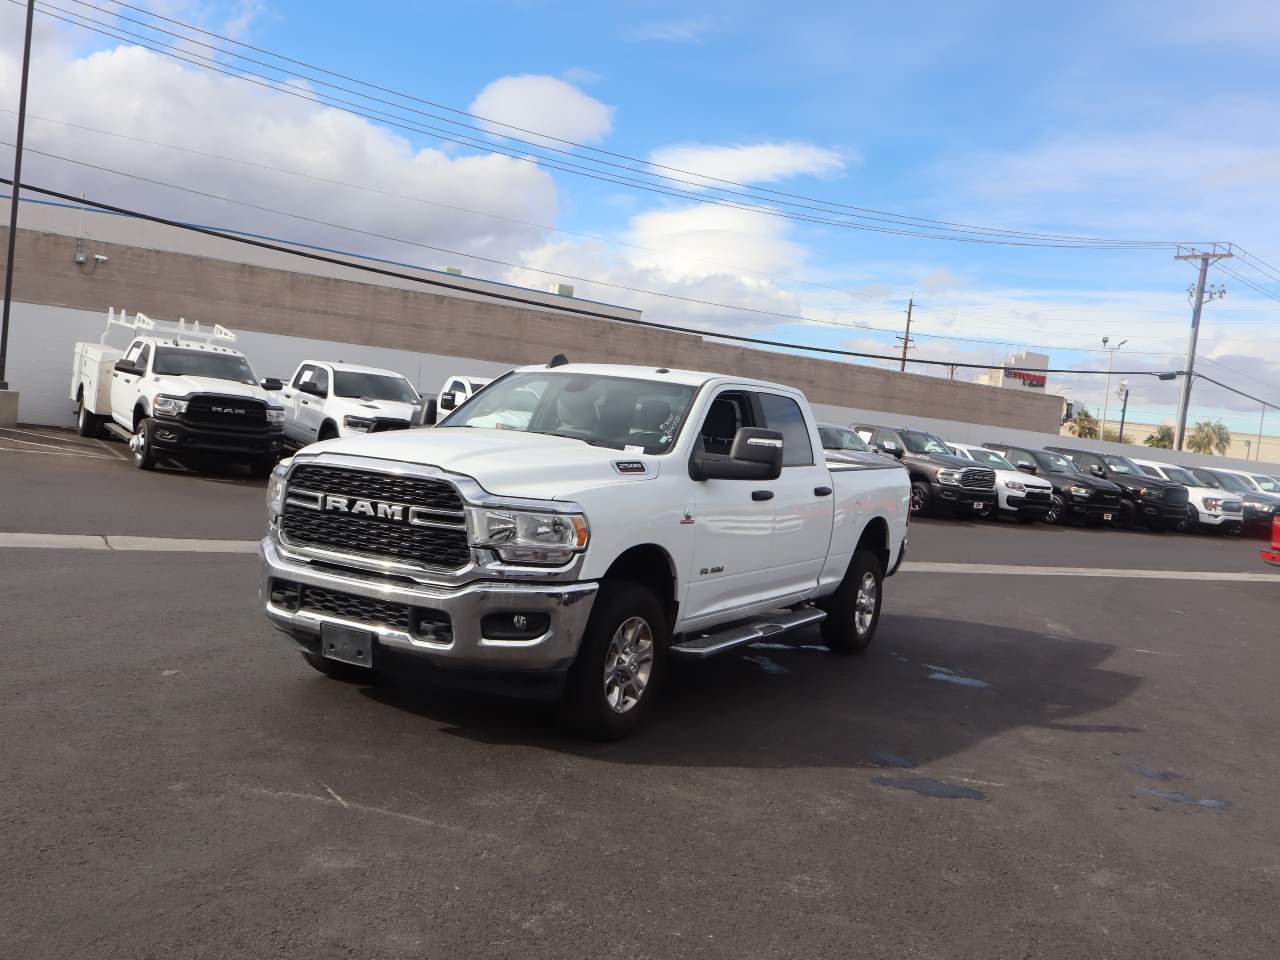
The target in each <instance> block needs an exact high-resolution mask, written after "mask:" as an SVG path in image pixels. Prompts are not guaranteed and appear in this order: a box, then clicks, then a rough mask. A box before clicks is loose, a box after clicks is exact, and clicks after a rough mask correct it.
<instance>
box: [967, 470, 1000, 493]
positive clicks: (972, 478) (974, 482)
mask: <svg viewBox="0 0 1280 960" xmlns="http://www.w3.org/2000/svg"><path fill="white" fill-rule="evenodd" d="M995 485H996V472H995V471H994V470H987V469H985V468H983V467H969V468H967V469H965V470H962V471H961V472H960V486H962V487H968V488H969V489H971V490H992V489H994V488H995Z"/></svg>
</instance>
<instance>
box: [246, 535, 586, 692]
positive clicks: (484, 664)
mask: <svg viewBox="0 0 1280 960" xmlns="http://www.w3.org/2000/svg"><path fill="white" fill-rule="evenodd" d="M259 552H260V556H261V558H262V572H261V576H260V578H259V582H258V597H259V599H260V601H261V603H262V605H263V608H264V610H265V611H266V614H267V617H268V618H269V619H270V620H271V622H272V623H273V624H274V625H275V626H276V627H277V628H279V629H280V630H282V631H284V632H285V633H287V634H289V635H290V636H291V637H293V639H294V640H295V642H297V643H298V645H299V646H301V647H303V648H304V649H311V646H310V645H308V644H307V642H306V638H308V637H317V636H318V635H319V633H320V627H321V625H322V624H325V623H331V624H337V625H340V626H345V627H354V628H357V629H360V630H367V631H369V632H370V633H372V634H374V635H375V636H376V637H377V638H378V642H379V644H380V645H381V646H383V647H386V648H388V649H391V650H399V651H403V652H405V653H410V654H415V655H417V656H421V657H423V658H425V659H427V660H430V661H432V662H434V663H436V664H439V665H441V666H457V667H470V668H489V669H511V670H559V669H564V668H566V667H568V666H569V664H571V663H572V662H573V659H574V657H576V656H577V653H578V644H579V642H580V641H581V639H582V633H583V631H584V630H585V629H586V626H587V618H588V617H589V616H590V615H591V607H592V604H593V603H594V602H595V597H596V591H597V590H598V589H599V584H597V583H545V584H534V583H518V582H517V583H486V582H478V583H469V584H466V585H464V586H460V587H452V588H450V587H439V588H436V587H427V586H422V585H418V586H413V585H409V584H401V583H389V582H387V581H386V580H375V579H371V578H370V579H365V578H363V577H361V576H360V575H359V574H357V573H354V572H353V573H350V574H347V573H341V572H337V571H334V570H332V569H322V568H318V567H315V566H312V565H311V564H309V563H305V562H296V561H293V560H290V559H287V558H285V557H284V556H282V555H281V553H280V551H279V550H278V549H277V548H276V545H275V543H273V542H272V541H271V539H270V538H268V539H265V540H263V541H262V544H261V547H260V551H259ZM272 579H280V580H289V581H292V582H294V583H300V584H303V585H309V586H314V587H323V588H324V589H326V590H334V591H338V592H341V593H349V594H354V595H356V596H360V597H369V598H371V599H374V600H382V601H386V602H389V603H401V604H405V605H406V606H410V607H425V608H428V609H431V610H439V611H442V612H444V613H447V614H448V615H449V619H450V620H451V621H452V625H453V635H452V639H451V641H450V642H448V643H438V642H434V641H428V640H422V639H419V638H418V637H415V636H412V635H411V634H409V633H405V632H403V631H401V630H398V629H395V628H393V627H388V626H385V625H381V624H371V623H359V622H356V621H351V620H345V619H342V618H340V617H336V616H333V615H332V614H329V613H324V612H318V611H310V610H306V609H305V608H304V609H300V610H297V611H290V610H285V609H282V608H281V607H278V606H275V605H274V604H272V602H271V585H270V584H271V580H272ZM505 611H521V612H530V613H545V614H547V615H548V616H549V617H550V620H551V627H550V629H549V630H548V631H547V632H546V633H544V634H543V635H542V636H540V637H535V638H533V639H531V640H499V639H492V638H487V637H484V636H482V635H481V631H480V621H481V619H482V618H483V617H484V615H485V614H486V613H494V612H505Z"/></svg>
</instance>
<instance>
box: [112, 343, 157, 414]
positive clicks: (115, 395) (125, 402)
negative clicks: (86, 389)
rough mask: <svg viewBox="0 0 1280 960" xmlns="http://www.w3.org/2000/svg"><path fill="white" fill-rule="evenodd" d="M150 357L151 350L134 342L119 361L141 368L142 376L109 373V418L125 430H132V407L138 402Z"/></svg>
mask: <svg viewBox="0 0 1280 960" xmlns="http://www.w3.org/2000/svg"><path fill="white" fill-rule="evenodd" d="M150 356H151V348H150V347H148V346H146V345H145V344H144V343H143V342H142V341H141V340H135V341H133V343H131V344H129V349H128V350H126V351H125V352H124V356H123V357H121V358H120V359H121V360H127V361H128V362H129V363H132V364H134V365H136V366H139V367H142V368H143V370H144V376H134V375H133V374H129V373H121V372H120V371H119V370H112V371H111V416H112V418H113V419H114V420H115V421H116V423H118V424H120V426H122V427H124V428H125V429H126V430H132V429H133V405H134V404H135V403H137V402H138V397H139V395H140V394H141V393H142V381H143V379H144V378H145V370H146V364H147V361H148V360H149V359H150Z"/></svg>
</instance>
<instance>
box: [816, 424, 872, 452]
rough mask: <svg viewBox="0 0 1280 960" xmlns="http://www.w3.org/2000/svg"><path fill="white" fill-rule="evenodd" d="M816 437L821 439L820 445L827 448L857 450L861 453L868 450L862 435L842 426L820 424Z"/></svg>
mask: <svg viewBox="0 0 1280 960" xmlns="http://www.w3.org/2000/svg"><path fill="white" fill-rule="evenodd" d="M818 438H819V439H820V440H821V441H822V446H823V447H824V448H825V449H827V450H858V451H861V452H862V453H867V452H869V450H870V448H869V447H868V446H867V444H866V441H865V440H863V439H862V437H860V436H858V434H856V433H854V432H853V431H852V430H846V429H844V428H843V427H832V426H820V427H818Z"/></svg>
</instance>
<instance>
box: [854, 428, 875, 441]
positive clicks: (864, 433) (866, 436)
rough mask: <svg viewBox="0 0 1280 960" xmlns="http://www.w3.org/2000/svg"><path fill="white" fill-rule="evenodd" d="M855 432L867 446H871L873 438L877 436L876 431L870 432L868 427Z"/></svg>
mask: <svg viewBox="0 0 1280 960" xmlns="http://www.w3.org/2000/svg"><path fill="white" fill-rule="evenodd" d="M853 432H854V433H856V434H857V435H858V436H860V437H861V438H862V442H863V443H866V444H870V443H871V438H872V437H874V436H875V434H876V432H875V431H874V430H868V429H867V428H866V427H859V428H858V429H857V430H855V431H853Z"/></svg>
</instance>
